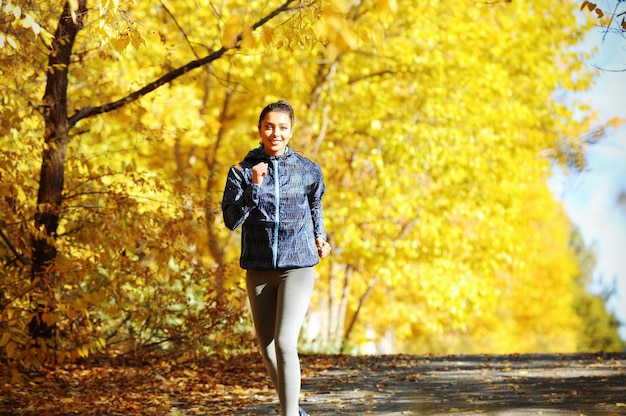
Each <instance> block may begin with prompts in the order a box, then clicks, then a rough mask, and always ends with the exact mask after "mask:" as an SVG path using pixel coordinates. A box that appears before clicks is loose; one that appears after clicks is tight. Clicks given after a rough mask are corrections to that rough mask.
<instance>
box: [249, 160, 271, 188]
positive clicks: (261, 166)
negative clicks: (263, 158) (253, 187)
mask: <svg viewBox="0 0 626 416" xmlns="http://www.w3.org/2000/svg"><path fill="white" fill-rule="evenodd" d="M267 168H268V165H267V163H265V162H261V163H257V164H256V165H254V166H252V182H253V183H255V184H257V185H261V184H263V177H264V176H267Z"/></svg>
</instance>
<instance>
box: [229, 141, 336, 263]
mask: <svg viewBox="0 0 626 416" xmlns="http://www.w3.org/2000/svg"><path fill="white" fill-rule="evenodd" d="M259 162H266V163H268V165H269V166H268V173H267V176H266V177H265V178H264V179H263V184H262V185H257V184H254V183H252V167H253V166H254V165H256V164H257V163H259ZM324 189H325V187H324V179H323V177H322V170H321V169H320V167H319V165H318V164H317V163H315V162H313V161H311V160H309V159H307V158H305V157H303V156H300V155H298V154H297V153H295V152H294V151H293V150H291V148H289V147H287V148H286V149H285V153H284V154H282V155H281V156H268V155H266V154H265V152H264V151H263V146H262V145H261V146H260V147H258V148H256V149H253V150H251V151H250V152H249V153H248V155H247V156H246V157H245V159H244V160H243V162H241V163H240V164H239V165H236V166H232V167H231V168H230V170H229V172H228V178H227V180H226V186H225V189H224V196H223V198H222V213H223V216H224V222H225V224H226V226H227V227H228V228H229V229H231V230H235V229H236V228H238V227H239V226H242V232H241V258H240V265H241V267H242V268H243V269H251V270H263V269H290V268H299V267H310V266H314V265H316V264H317V263H319V257H318V254H317V247H316V245H315V239H316V238H317V237H323V238H324V239H326V233H325V231H324V209H323V207H322V196H323V195H324Z"/></svg>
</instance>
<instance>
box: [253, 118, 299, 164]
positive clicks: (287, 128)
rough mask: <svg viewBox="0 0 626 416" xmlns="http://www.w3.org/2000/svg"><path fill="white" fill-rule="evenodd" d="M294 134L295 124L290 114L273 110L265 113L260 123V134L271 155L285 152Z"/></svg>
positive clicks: (267, 152) (267, 151) (266, 150)
mask: <svg viewBox="0 0 626 416" xmlns="http://www.w3.org/2000/svg"><path fill="white" fill-rule="evenodd" d="M292 134H293V126H292V125H291V118H290V117H289V114H287V113H283V112H278V111H271V112H269V113H267V114H266V115H265V117H264V118H263V120H261V124H259V135H260V136H261V141H262V142H263V146H264V148H265V153H266V154H268V155H270V156H280V155H282V154H283V153H285V148H286V147H287V145H288V144H289V139H291V135H292Z"/></svg>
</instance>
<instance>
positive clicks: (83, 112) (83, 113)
mask: <svg viewBox="0 0 626 416" xmlns="http://www.w3.org/2000/svg"><path fill="white" fill-rule="evenodd" d="M295 1H296V0H286V1H285V3H283V4H282V5H281V6H280V7H278V8H276V9H275V10H273V11H272V12H271V13H269V14H268V15H267V16H265V17H263V18H262V19H261V20H259V21H258V22H256V23H255V24H254V25H252V30H253V31H254V30H256V29H258V28H259V27H261V26H263V25H264V24H265V23H267V22H268V21H270V20H271V19H273V18H274V17H276V16H278V15H279V14H281V13H283V12H287V11H290V10H292V8H290V7H289V6H290V5H291V4H292V3H294V2H295ZM242 40H243V33H240V34H239V35H237V37H236V38H235V42H234V44H233V46H232V47H226V46H222V47H221V48H220V49H218V50H216V51H214V52H212V53H210V54H209V55H207V56H205V57H204V58H201V59H195V60H193V61H191V62H188V63H187V64H185V65H183V66H181V67H179V68H177V69H174V70H173V71H170V72H168V73H166V74H165V75H163V76H161V77H160V78H158V79H157V80H156V81H153V82H151V83H149V84H148V85H146V86H144V87H143V88H141V89H139V90H137V91H135V92H133V93H131V94H129V95H127V96H126V97H124V98H121V99H119V100H117V101H113V102H110V103H107V104H104V105H101V106H98V107H84V108H81V109H80V110H78V111H77V112H76V113H74V114H73V115H72V116H71V117H70V118H69V120H68V122H69V126H68V128H72V127H73V126H74V125H76V123H78V122H79V121H80V120H82V119H84V118H87V117H91V116H94V115H97V114H104V113H108V112H110V111H113V110H117V109H119V108H121V107H123V106H125V105H126V104H129V103H131V102H134V101H136V100H138V99H140V98H142V97H143V96H144V95H147V94H149V93H151V92H152V91H154V90H156V89H157V88H159V87H161V86H163V85H165V84H167V83H169V82H172V81H173V80H175V79H176V78H178V77H180V76H181V75H184V74H186V73H187V72H189V71H191V70H193V69H196V68H198V67H201V66H204V65H206V64H209V63H211V62H213V61H215V60H217V59H219V58H221V57H222V56H223V55H224V54H225V53H226V52H228V51H229V50H230V49H238V48H239V47H240V46H241V42H242Z"/></svg>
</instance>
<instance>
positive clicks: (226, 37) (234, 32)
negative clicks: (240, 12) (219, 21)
mask: <svg viewBox="0 0 626 416" xmlns="http://www.w3.org/2000/svg"><path fill="white" fill-rule="evenodd" d="M242 25H243V22H242V19H241V16H234V17H233V18H232V19H230V20H229V21H228V23H226V25H224V28H223V29H222V44H223V45H224V46H225V47H227V48H232V47H234V46H235V44H236V42H237V38H238V36H239V34H240V33H241V32H242Z"/></svg>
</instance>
